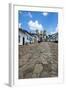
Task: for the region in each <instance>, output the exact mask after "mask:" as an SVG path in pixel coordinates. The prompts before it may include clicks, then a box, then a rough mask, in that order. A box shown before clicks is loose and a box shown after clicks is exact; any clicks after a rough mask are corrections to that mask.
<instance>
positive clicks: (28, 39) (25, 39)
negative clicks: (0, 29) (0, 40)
mask: <svg viewBox="0 0 66 90" xmlns="http://www.w3.org/2000/svg"><path fill="white" fill-rule="evenodd" d="M33 38H34V37H33V36H32V35H31V33H29V32H27V31H26V30H22V29H19V34H18V39H19V40H18V41H19V45H25V44H29V43H33V42H34V40H33Z"/></svg>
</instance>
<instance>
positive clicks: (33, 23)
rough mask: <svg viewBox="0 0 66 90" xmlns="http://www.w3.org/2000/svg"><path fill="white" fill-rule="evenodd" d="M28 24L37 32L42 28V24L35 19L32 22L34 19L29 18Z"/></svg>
mask: <svg viewBox="0 0 66 90" xmlns="http://www.w3.org/2000/svg"><path fill="white" fill-rule="evenodd" d="M28 26H29V28H30V29H31V30H34V31H35V30H39V32H40V31H42V30H43V26H42V24H40V23H39V22H38V21H37V20H36V21H35V22H34V21H32V20H30V21H29V22H28Z"/></svg>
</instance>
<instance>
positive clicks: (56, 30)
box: [50, 24, 58, 34]
mask: <svg viewBox="0 0 66 90" xmlns="http://www.w3.org/2000/svg"><path fill="white" fill-rule="evenodd" d="M57 32H58V24H57V27H56V29H55V31H54V32H51V33H50V34H54V33H57Z"/></svg>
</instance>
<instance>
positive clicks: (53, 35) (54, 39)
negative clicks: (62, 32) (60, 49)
mask: <svg viewBox="0 0 66 90" xmlns="http://www.w3.org/2000/svg"><path fill="white" fill-rule="evenodd" d="M48 41H54V42H58V33H54V34H52V35H48Z"/></svg>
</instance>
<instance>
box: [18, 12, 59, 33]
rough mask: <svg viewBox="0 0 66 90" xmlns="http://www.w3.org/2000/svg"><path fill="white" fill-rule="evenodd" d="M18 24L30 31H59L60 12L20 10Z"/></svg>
mask: <svg viewBox="0 0 66 90" xmlns="http://www.w3.org/2000/svg"><path fill="white" fill-rule="evenodd" d="M18 24H19V27H20V28H23V29H25V30H27V31H29V32H35V31H36V29H38V30H39V32H40V31H43V30H46V31H47V33H48V34H50V33H51V34H52V33H55V32H57V31H58V13H56V12H35V11H18Z"/></svg>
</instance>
